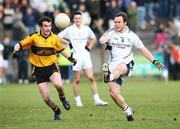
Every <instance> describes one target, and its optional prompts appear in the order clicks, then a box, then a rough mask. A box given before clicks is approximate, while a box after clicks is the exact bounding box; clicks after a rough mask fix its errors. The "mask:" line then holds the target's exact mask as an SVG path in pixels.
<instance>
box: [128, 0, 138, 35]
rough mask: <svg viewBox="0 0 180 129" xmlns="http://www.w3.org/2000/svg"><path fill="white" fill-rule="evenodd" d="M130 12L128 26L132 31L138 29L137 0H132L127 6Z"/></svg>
mask: <svg viewBox="0 0 180 129" xmlns="http://www.w3.org/2000/svg"><path fill="white" fill-rule="evenodd" d="M127 14H128V19H129V20H128V26H129V28H130V29H131V30H132V31H134V32H135V31H137V4H136V2H135V1H131V2H130V3H129V6H128V8H127Z"/></svg>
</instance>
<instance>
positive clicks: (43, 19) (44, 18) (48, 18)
mask: <svg viewBox="0 0 180 129" xmlns="http://www.w3.org/2000/svg"><path fill="white" fill-rule="evenodd" d="M44 21H47V22H52V19H51V18H50V17H47V16H43V17H41V18H40V19H39V21H38V25H39V26H42V23H43V22H44Z"/></svg>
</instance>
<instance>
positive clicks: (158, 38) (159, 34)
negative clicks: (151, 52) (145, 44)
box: [154, 23, 167, 52]
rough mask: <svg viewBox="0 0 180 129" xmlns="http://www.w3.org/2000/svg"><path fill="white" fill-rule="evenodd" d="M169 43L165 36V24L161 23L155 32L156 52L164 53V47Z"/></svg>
mask: <svg viewBox="0 0 180 129" xmlns="http://www.w3.org/2000/svg"><path fill="white" fill-rule="evenodd" d="M166 41H167V36H166V34H165V26H164V24H163V23H160V24H159V25H158V27H157V30H156V31H155V40H154V48H155V51H156V52H162V51H163V50H162V49H163V46H164V45H165V42H166Z"/></svg>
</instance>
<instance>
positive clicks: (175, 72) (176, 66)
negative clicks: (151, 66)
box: [168, 40, 180, 80]
mask: <svg viewBox="0 0 180 129" xmlns="http://www.w3.org/2000/svg"><path fill="white" fill-rule="evenodd" d="M168 47H169V48H170V65H169V76H170V79H173V80H180V45H178V42H177V40H176V41H173V42H172V43H170V44H168Z"/></svg>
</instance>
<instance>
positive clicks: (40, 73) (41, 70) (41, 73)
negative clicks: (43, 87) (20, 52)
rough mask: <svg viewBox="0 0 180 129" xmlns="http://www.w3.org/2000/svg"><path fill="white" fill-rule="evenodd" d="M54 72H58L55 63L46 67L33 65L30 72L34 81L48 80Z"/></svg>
mask: <svg viewBox="0 0 180 129" xmlns="http://www.w3.org/2000/svg"><path fill="white" fill-rule="evenodd" d="M54 72H59V67H58V66H57V65H56V64H52V65H50V66H46V67H36V66H33V70H32V74H33V76H34V79H35V80H36V83H37V84H39V83H43V82H50V76H51V75H52V74H53V73H54Z"/></svg>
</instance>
